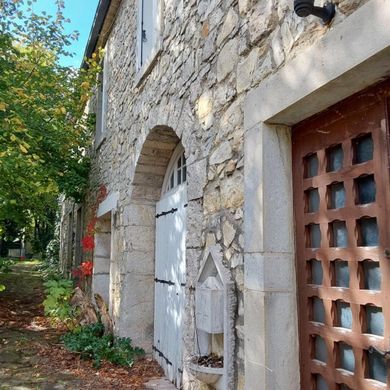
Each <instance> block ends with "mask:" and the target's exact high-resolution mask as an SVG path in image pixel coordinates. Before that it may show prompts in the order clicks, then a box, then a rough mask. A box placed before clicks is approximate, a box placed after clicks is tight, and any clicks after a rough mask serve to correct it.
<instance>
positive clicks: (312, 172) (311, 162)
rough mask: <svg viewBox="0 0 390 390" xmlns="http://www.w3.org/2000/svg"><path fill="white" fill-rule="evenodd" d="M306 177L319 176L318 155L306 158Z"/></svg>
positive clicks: (314, 154)
mask: <svg viewBox="0 0 390 390" xmlns="http://www.w3.org/2000/svg"><path fill="white" fill-rule="evenodd" d="M304 164H305V177H306V178H309V177H314V176H317V175H318V157H317V153H313V154H310V155H308V156H306V157H305V158H304Z"/></svg>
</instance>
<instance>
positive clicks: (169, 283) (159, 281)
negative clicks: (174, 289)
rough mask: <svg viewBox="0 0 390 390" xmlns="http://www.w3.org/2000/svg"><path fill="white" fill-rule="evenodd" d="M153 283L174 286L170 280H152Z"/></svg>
mask: <svg viewBox="0 0 390 390" xmlns="http://www.w3.org/2000/svg"><path fill="white" fill-rule="evenodd" d="M154 281H155V282H156V283H162V284H168V285H169V286H174V285H175V283H173V282H171V281H170V280H163V279H158V278H154Z"/></svg>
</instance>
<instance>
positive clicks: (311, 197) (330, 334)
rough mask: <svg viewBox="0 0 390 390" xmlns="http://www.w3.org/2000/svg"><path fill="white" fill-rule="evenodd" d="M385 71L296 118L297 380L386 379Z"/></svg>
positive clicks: (314, 385) (389, 260) (359, 382)
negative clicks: (370, 83) (375, 81)
mask: <svg viewBox="0 0 390 390" xmlns="http://www.w3.org/2000/svg"><path fill="white" fill-rule="evenodd" d="M389 94H390V82H389V80H387V81H385V82H382V83H381V84H380V85H377V86H375V87H373V88H371V89H368V90H366V91H363V92H362V93H359V94H357V95H354V96H352V97H350V98H348V99H346V100H344V101H343V102H341V103H339V104H337V105H335V106H333V107H331V108H330V109H328V110H326V111H325V112H323V113H321V114H319V115H317V116H315V117H313V118H310V119H309V120H306V121H304V122H301V123H300V124H298V125H296V126H294V128H293V134H292V139H293V180H294V182H293V183H294V212H295V222H296V251H297V259H296V261H297V269H298V272H297V274H298V300H299V328H300V364H301V388H302V389H304V390H311V389H313V390H314V389H316V390H326V389H329V390H336V389H339V390H345V389H386V388H390V378H389V369H388V366H387V360H386V358H387V357H390V356H389V355H386V356H384V352H385V351H387V350H390V250H389V249H390V237H389V231H390V229H389V228H390V226H389V224H390V221H389V210H390V186H389V148H388V139H389V130H388V125H389V124H388V114H387V113H388V107H387V99H388V96H389Z"/></svg>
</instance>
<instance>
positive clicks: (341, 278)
mask: <svg viewBox="0 0 390 390" xmlns="http://www.w3.org/2000/svg"><path fill="white" fill-rule="evenodd" d="M334 273H335V286H336V287H349V266H348V262H347V261H344V260H336V261H335V262H334Z"/></svg>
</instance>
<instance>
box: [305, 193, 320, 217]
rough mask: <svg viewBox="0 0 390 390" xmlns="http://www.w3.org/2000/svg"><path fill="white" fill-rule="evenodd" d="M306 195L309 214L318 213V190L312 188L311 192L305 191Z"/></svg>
mask: <svg viewBox="0 0 390 390" xmlns="http://www.w3.org/2000/svg"><path fill="white" fill-rule="evenodd" d="M305 194H306V202H307V207H306V209H307V212H308V213H315V212H317V211H318V209H319V207H320V195H319V193H318V188H312V189H310V190H307V191H305Z"/></svg>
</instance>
